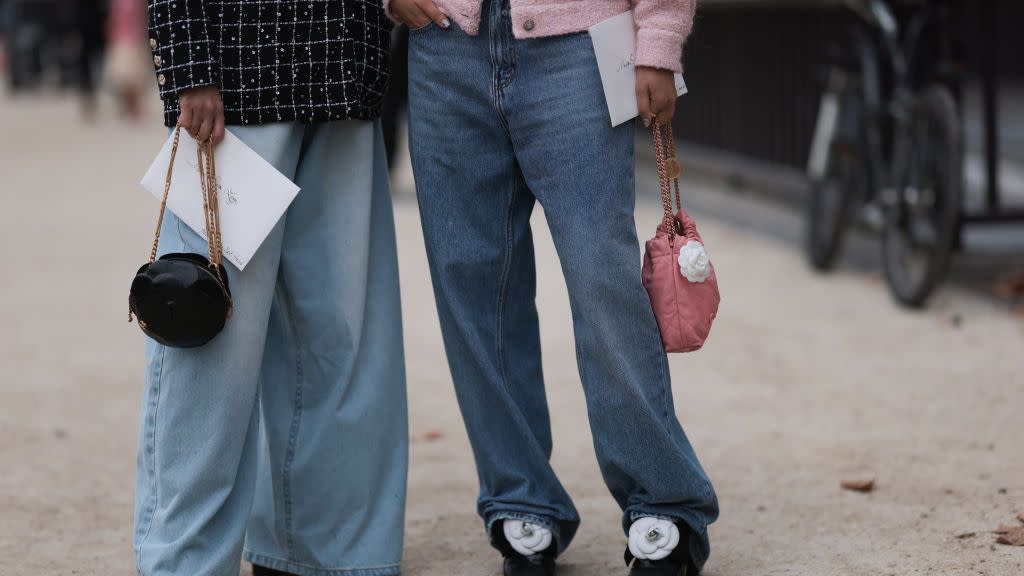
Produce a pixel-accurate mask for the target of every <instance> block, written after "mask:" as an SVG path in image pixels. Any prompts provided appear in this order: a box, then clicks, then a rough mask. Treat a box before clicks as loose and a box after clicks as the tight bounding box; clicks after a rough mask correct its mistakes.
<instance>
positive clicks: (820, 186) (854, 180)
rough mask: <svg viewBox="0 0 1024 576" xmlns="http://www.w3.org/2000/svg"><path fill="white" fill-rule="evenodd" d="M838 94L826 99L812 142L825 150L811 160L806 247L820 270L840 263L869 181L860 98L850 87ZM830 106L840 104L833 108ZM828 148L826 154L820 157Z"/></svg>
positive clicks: (809, 259)
mask: <svg viewBox="0 0 1024 576" xmlns="http://www.w3.org/2000/svg"><path fill="white" fill-rule="evenodd" d="M833 98H834V100H833V102H829V101H828V100H827V99H825V100H823V101H822V109H823V112H822V113H821V114H820V119H819V130H821V132H820V133H819V134H816V135H815V143H814V144H813V145H812V148H815V149H817V148H818V147H821V149H822V150H823V151H824V152H821V151H816V152H813V153H812V158H811V162H810V164H811V167H810V173H811V178H810V180H811V183H810V190H809V195H808V199H807V200H808V201H807V229H806V237H805V248H806V253H807V260H808V262H809V263H810V264H811V266H812V267H813V268H814V269H815V270H818V271H826V270H829V269H831V268H832V267H833V266H834V265H835V262H836V258H837V257H838V255H839V252H840V250H841V248H842V244H843V237H844V236H845V233H846V229H847V227H848V224H849V220H850V211H851V208H852V206H853V204H854V201H855V199H856V198H857V197H858V190H859V189H860V187H861V186H862V182H863V180H861V178H862V177H863V171H862V161H861V156H860V153H859V148H858V145H857V141H858V140H857V116H858V114H857V110H856V109H855V106H854V99H853V98H851V94H850V92H849V91H846V92H845V93H844V94H843V95H842V96H839V95H835V96H833ZM827 106H835V107H836V108H835V110H831V111H830V110H827V109H826V107H827ZM830 116H831V118H830ZM830 124H832V126H829V125H830ZM819 139H820V140H819ZM822 153H824V158H821V159H818V158H816V157H815V155H816V154H822Z"/></svg>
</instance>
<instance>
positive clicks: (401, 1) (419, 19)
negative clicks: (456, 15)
mask: <svg viewBox="0 0 1024 576" xmlns="http://www.w3.org/2000/svg"><path fill="white" fill-rule="evenodd" d="M388 10H389V11H390V12H391V16H393V17H394V19H395V20H398V21H399V22H401V23H402V24H405V25H406V26H408V27H409V29H410V30H415V29H417V28H422V27H424V26H426V25H427V24H430V22H431V21H433V22H434V24H437V25H438V26H440V27H441V28H447V27H449V26H451V24H452V23H451V21H450V20H448V17H447V16H445V15H444V12H441V9H440V8H438V7H437V4H434V2H433V0H391V2H390V3H389V4H388Z"/></svg>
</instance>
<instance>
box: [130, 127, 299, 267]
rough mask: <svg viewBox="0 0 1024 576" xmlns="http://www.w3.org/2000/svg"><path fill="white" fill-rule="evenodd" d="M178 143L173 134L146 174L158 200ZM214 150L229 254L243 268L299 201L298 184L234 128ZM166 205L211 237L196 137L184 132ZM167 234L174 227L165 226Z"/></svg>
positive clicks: (223, 234)
mask: <svg viewBox="0 0 1024 576" xmlns="http://www.w3.org/2000/svg"><path fill="white" fill-rule="evenodd" d="M173 142H174V134H173V133H172V134H171V136H170V137H169V138H168V139H167V142H165V143H164V147H163V148H162V149H161V150H160V153H159V154H157V157H156V160H154V161H153V164H151V165H150V167H149V170H148V171H147V172H146V175H145V176H143V178H142V187H143V188H145V189H146V190H149V192H150V194H152V195H153V196H155V197H156V199H157V200H159V199H160V198H161V197H162V196H163V193H164V180H165V178H166V176H167V163H168V162H169V161H170V158H171V147H172V145H173ZM214 151H215V156H214V159H215V160H216V171H217V184H218V190H217V199H218V204H219V206H220V230H221V240H222V242H223V244H224V257H225V258H227V260H228V261H229V262H231V263H232V264H234V265H235V266H237V267H238V268H239V269H240V270H241V269H244V268H245V265H246V264H248V263H249V260H250V259H251V258H252V256H253V254H255V253H256V250H258V249H259V247H260V246H261V245H262V244H263V241H264V240H265V239H266V238H267V236H268V235H269V234H270V231H271V230H272V229H273V228H274V226H275V225H276V224H277V221H278V220H280V219H281V215H282V214H284V211H285V210H287V209H288V206H289V205H290V204H291V203H292V200H294V199H295V195H296V194H298V193H299V187H298V186H296V185H295V184H294V183H293V182H292V181H291V180H289V179H288V178H287V177H286V176H285V175H284V174H281V173H280V172H278V171H277V169H276V168H274V167H273V166H271V165H270V163H268V162H267V161H266V160H264V159H263V158H262V157H260V155H259V154H257V153H256V152H254V151H253V150H252V148H249V147H248V146H246V145H245V143H244V142H242V141H241V140H239V139H238V138H237V137H236V136H235V135H234V134H232V133H231V132H230V131H226V132H225V134H224V141H223V142H221V143H220V144H218V145H217V147H216V148H215V149H214ZM167 209H168V210H170V211H171V212H173V213H174V215H175V216H177V217H178V218H180V219H181V221H182V222H184V223H185V224H187V225H188V227H189V228H191V229H192V230H195V232H196V233H197V234H199V235H200V236H202V238H203V240H204V241H205V240H206V220H205V219H204V216H203V194H202V190H201V188H200V187H199V171H198V168H197V166H196V141H195V140H194V139H192V137H191V136H189V135H188V133H186V132H184V131H182V133H181V139H180V142H179V143H178V154H177V157H176V158H175V161H174V172H173V175H172V177H171V190H170V193H169V194H168V198H167ZM163 233H165V234H171V233H174V231H173V230H166V229H165V230H163ZM204 255H205V254H204Z"/></svg>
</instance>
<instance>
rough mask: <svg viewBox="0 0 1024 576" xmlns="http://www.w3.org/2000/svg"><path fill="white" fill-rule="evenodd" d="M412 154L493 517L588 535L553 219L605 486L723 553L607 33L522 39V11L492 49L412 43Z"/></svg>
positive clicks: (484, 511)
mask: <svg viewBox="0 0 1024 576" xmlns="http://www.w3.org/2000/svg"><path fill="white" fill-rule="evenodd" d="M411 34H412V35H411V38H410V48H409V70H410V78H409V99H410V148H411V152H412V161H413V169H414V172H415V177H416V190H417V196H418V198H419V204H420V210H421V214H422V220H423V233H424V237H425V238H426V245H427V251H428V257H429V260H430V269H431V274H432V277H433V284H434V293H435V297H436V300H437V308H438V313H439V316H440V319H441V327H442V332H443V336H444V342H445V348H446V350H447V354H448V362H449V366H450V368H451V372H452V377H453V379H454V381H455V386H456V392H457V395H458V399H459V404H460V407H461V409H462V414H463V417H464V419H465V422H466V427H467V429H468V433H469V439H470V442H471V444H472V446H473V452H474V455H475V457H476V464H477V470H478V472H479V477H480V500H479V512H480V515H481V516H482V517H483V518H484V521H485V523H486V526H487V528H488V532H489V533H492V534H493V532H492V531H491V527H492V524H494V522H495V521H497V520H502V519H507V518H516V519H524V520H530V521H532V522H535V523H537V524H540V525H542V526H545V527H547V528H549V529H551V530H552V532H553V533H554V534H555V537H556V539H557V541H558V544H559V548H560V549H562V550H564V549H565V547H567V546H568V545H569V543H570V541H571V540H572V537H573V535H574V533H575V532H576V528H577V526H578V525H579V516H578V514H577V512H576V509H575V507H574V506H573V503H572V500H571V499H570V498H569V495H568V494H567V493H566V491H565V489H564V488H563V487H562V484H561V483H560V482H559V480H558V478H557V476H556V475H555V472H554V471H553V470H552V468H551V465H550V464H549V458H550V455H551V443H552V439H551V426H550V422H549V417H548V406H547V402H546V400H545V395H544V379H543V376H542V374H541V350H540V334H539V329H538V323H537V309H536V307H535V303H534V300H535V295H536V271H535V267H534V253H533V240H532V236H531V232H530V214H531V212H532V210H533V207H534V203H535V202H540V204H541V206H542V207H543V208H544V213H545V215H546V217H547V220H548V224H549V227H550V229H551V234H552V236H553V239H554V243H555V247H556V249H557V251H558V255H559V258H560V260H561V264H562V270H563V273H564V275H565V280H566V283H567V285H568V289H569V297H570V301H571V305H572V317H573V322H574V327H575V335H576V350H577V362H578V366H579V371H580V376H581V379H582V381H583V386H584V390H585V393H586V398H587V408H588V414H589V417H590V423H591V431H592V433H593V438H594V448H595V450H596V452H597V457H598V460H599V463H600V467H601V472H602V474H603V476H604V481H605V483H606V484H607V486H608V488H609V489H610V490H611V492H612V494H613V496H614V497H615V499H616V500H617V501H618V503H619V505H620V506H621V508H622V510H623V526H624V528H626V529H627V530H628V526H629V524H630V523H631V522H632V521H633V519H635V518H636V517H638V516H661V517H668V518H672V519H676V520H680V521H682V522H684V523H685V524H686V525H688V526H689V527H690V528H691V529H692V530H693V531H694V532H695V533H696V534H697V535H698V538H696V539H695V540H694V542H693V544H692V548H691V554H692V556H693V559H694V561H695V562H696V563H697V565H701V564H703V563H704V561H705V560H706V559H707V556H708V550H709V549H708V540H707V525H708V524H709V523H710V522H712V521H714V519H715V518H716V517H717V515H718V503H717V500H716V497H715V493H714V490H713V488H712V487H711V483H710V482H709V481H708V478H707V476H706V475H705V473H704V470H703V469H702V468H701V465H700V462H699V461H698V460H697V456H696V455H695V454H694V451H693V448H692V447H691V445H690V442H689V441H688V440H687V438H686V435H685V434H684V433H683V429H682V427H681V426H680V425H679V422H678V420H677V419H676V416H675V410H674V408H673V402H672V391H671V382H670V379H669V370H668V362H667V359H666V356H665V352H664V350H663V348H662V344H661V339H660V336H659V333H658V326H657V323H656V322H655V319H654V314H653V312H652V311H651V304H650V301H649V300H648V297H647V293H646V292H645V291H644V287H643V285H642V283H641V280H640V250H639V243H638V242H637V236H636V227H635V224H634V219H633V209H634V167H633V161H634V157H633V154H634V150H633V146H634V144H633V138H634V132H635V130H634V124H633V123H627V124H624V125H620V126H618V127H615V128H613V127H612V126H611V125H610V124H611V123H610V121H609V117H608V109H607V106H606V104H605V100H604V93H603V91H602V88H601V80H600V76H599V74H598V70H597V63H596V60H595V57H594V51H593V46H592V44H591V40H590V36H589V35H587V34H585V33H583V34H571V35H566V36H559V37H550V38H535V39H522V40H517V39H515V38H513V35H512V29H511V19H510V16H509V7H508V1H507V0H505V1H504V4H503V3H502V2H501V0H497V1H494V2H485V3H484V7H483V16H482V21H481V30H480V34H479V35H478V36H469V35H467V34H466V33H465V32H463V31H462V30H460V29H458V28H457V26H455V25H453V26H452V27H451V28H450V29H447V30H446V29H441V28H439V27H437V26H435V25H433V24H429V25H428V26H426V27H424V28H421V29H419V30H414V31H413V32H412V33H411Z"/></svg>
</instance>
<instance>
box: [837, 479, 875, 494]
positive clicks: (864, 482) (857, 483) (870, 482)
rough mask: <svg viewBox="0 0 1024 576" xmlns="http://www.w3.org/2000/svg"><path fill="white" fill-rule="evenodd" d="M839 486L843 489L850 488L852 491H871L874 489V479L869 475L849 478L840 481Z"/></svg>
mask: <svg viewBox="0 0 1024 576" xmlns="http://www.w3.org/2000/svg"><path fill="white" fill-rule="evenodd" d="M839 486H840V487H841V488H842V489H843V490H851V491H853V492H871V491H872V490H874V489H875V479H874V478H871V477H864V478H849V479H847V480H843V481H842V482H840V483H839Z"/></svg>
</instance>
